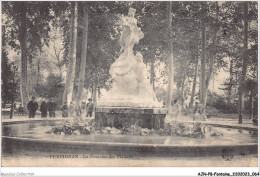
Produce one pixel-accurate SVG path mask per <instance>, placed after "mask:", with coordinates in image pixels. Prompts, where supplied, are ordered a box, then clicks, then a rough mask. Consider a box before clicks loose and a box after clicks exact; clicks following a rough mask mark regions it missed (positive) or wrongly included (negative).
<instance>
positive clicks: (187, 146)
mask: <svg viewBox="0 0 260 177" xmlns="http://www.w3.org/2000/svg"><path fill="white" fill-rule="evenodd" d="M61 121H63V120H62V119H61V120H58V121H57V120H55V119H49V120H42V121H40V122H35V120H33V119H32V122H30V121H20V122H14V123H13V124H12V123H10V122H8V123H3V136H2V145H3V153H4V154H6V153H7V154H8V153H10V154H14V153H16V152H17V151H20V150H22V149H26V150H32V151H40V152H59V153H63V152H67V153H68V152H69V153H76V154H77V153H85V152H93V153H102V154H103V153H105V154H113V153H120V154H125V155H129V154H134V155H135V156H188V157H189V156H216V155H221V156H223V155H224V156H225V155H246V154H257V147H258V144H257V128H255V129H254V130H245V129H244V128H243V127H240V128H239V129H238V127H235V128H232V127H230V126H228V128H223V127H220V128H219V129H220V130H221V131H225V132H224V134H225V136H223V137H209V138H208V139H194V138H189V137H175V136H134V135H111V134H91V135H80V136H76V135H75V136H72V135H64V136H61V135H50V134H46V133H45V132H46V130H48V129H50V128H51V127H52V126H54V125H56V124H58V123H60V122H61ZM216 126H217V125H216ZM215 128H218V127H215ZM238 137H239V138H238Z"/></svg>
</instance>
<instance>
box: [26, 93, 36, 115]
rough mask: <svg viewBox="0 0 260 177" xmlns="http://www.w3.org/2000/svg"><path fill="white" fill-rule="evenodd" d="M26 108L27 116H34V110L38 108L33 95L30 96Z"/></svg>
mask: <svg viewBox="0 0 260 177" xmlns="http://www.w3.org/2000/svg"><path fill="white" fill-rule="evenodd" d="M27 109H28V110H29V118H34V117H35V112H36V110H37V109H38V103H37V101H35V97H34V96H33V97H32V100H31V101H30V102H29V103H28V104H27Z"/></svg>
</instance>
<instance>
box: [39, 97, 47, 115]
mask: <svg viewBox="0 0 260 177" xmlns="http://www.w3.org/2000/svg"><path fill="white" fill-rule="evenodd" d="M47 110H48V105H47V103H46V101H45V100H43V102H42V104H41V106H40V111H41V113H42V117H47Z"/></svg>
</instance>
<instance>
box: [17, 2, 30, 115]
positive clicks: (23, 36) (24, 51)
mask: <svg viewBox="0 0 260 177" xmlns="http://www.w3.org/2000/svg"><path fill="white" fill-rule="evenodd" d="M19 4H20V5H19V6H20V14H21V22H20V30H19V42H20V46H21V76H20V77H21V79H20V80H21V81H20V88H21V99H22V105H23V108H24V109H25V110H27V104H28V102H29V95H28V88H27V47H26V35H27V34H26V31H27V30H26V12H27V7H26V4H27V3H26V2H19Z"/></svg>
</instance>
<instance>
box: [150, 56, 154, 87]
mask: <svg viewBox="0 0 260 177" xmlns="http://www.w3.org/2000/svg"><path fill="white" fill-rule="evenodd" d="M150 83H151V84H152V87H153V90H154V60H153V59H151V77H150Z"/></svg>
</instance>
